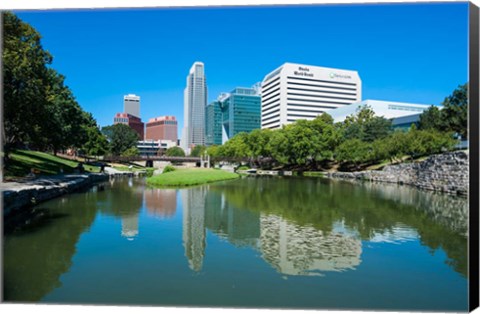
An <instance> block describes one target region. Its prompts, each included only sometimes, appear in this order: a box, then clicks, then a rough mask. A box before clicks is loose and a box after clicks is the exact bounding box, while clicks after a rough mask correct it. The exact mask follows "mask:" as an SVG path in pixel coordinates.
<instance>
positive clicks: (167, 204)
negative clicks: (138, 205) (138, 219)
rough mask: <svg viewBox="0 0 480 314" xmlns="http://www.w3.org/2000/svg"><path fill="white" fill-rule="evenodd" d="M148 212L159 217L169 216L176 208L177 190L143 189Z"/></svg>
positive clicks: (171, 215)
mask: <svg viewBox="0 0 480 314" xmlns="http://www.w3.org/2000/svg"><path fill="white" fill-rule="evenodd" d="M144 198H145V206H146V207H147V211H148V213H150V214H152V215H154V216H158V217H161V218H170V217H173V216H174V215H175V212H176V210H177V190H170V189H151V188H148V189H146V190H145V191H144Z"/></svg>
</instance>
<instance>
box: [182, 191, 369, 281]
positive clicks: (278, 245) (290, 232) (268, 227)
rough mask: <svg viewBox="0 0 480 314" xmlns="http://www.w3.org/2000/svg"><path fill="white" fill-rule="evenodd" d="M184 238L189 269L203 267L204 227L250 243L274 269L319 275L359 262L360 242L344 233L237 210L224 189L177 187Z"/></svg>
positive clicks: (236, 242)
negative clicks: (324, 230)
mask: <svg viewBox="0 0 480 314" xmlns="http://www.w3.org/2000/svg"><path fill="white" fill-rule="evenodd" d="M181 193H182V202H183V211H184V212H183V241H184V246H185V255H186V256H187V258H188V261H189V265H190V268H191V269H192V270H195V271H199V270H201V268H202V263H203V258H204V251H205V228H208V229H210V230H211V231H212V232H214V233H215V234H217V235H218V236H219V237H221V238H223V239H226V240H228V241H229V242H230V243H232V244H233V245H235V246H250V247H252V248H254V249H255V250H258V251H260V252H261V254H262V258H263V259H264V260H265V261H267V262H268V263H269V264H270V265H272V266H273V267H274V268H275V269H276V270H277V271H278V272H280V273H282V274H286V275H304V276H307V275H318V274H319V273H320V272H324V271H325V272H326V271H341V270H346V269H354V268H355V267H356V266H358V265H359V264H360V255H361V252H362V249H361V242H360V240H358V239H357V238H356V237H355V236H353V235H351V234H348V233H339V232H331V233H323V232H322V231H321V230H318V229H316V228H315V227H312V226H300V225H297V224H295V223H292V222H289V221H287V220H285V219H283V218H281V217H279V216H276V215H265V214H261V213H259V212H258V211H251V210H246V209H240V208H237V207H236V206H233V205H232V204H230V203H229V202H228V201H227V200H226V197H225V194H224V193H220V192H217V191H209V190H208V187H203V188H195V189H188V190H182V191H181Z"/></svg>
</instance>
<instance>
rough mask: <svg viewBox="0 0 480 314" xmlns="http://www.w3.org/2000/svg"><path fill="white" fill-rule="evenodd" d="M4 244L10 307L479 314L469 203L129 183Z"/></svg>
mask: <svg viewBox="0 0 480 314" xmlns="http://www.w3.org/2000/svg"><path fill="white" fill-rule="evenodd" d="M36 213H37V219H32V222H31V223H30V224H28V226H25V227H23V228H21V229H18V230H16V231H15V232H12V233H9V234H8V235H6V236H5V238H4V240H5V241H4V296H5V300H6V301H22V302H26V301H27V302H28V301H31V302H45V303H89V304H95V303H102V304H145V305H198V306H203V305H205V306H235V307H288V308H292V307H300V308H330V309H352V308H357V309H358V308H368V309H415V310H441V311H450V310H451V311H466V310H467V237H466V233H467V202H466V200H465V199H462V198H454V197H450V196H445V195H436V194H432V193H427V192H421V191H417V190H415V189H412V188H408V187H400V186H396V185H381V184H354V183H349V182H338V181H329V180H324V179H316V178H288V179H287V178H243V179H239V180H234V181H226V182H220V183H215V184H211V185H205V186H199V187H195V188H188V189H178V190H175V189H152V188H149V187H147V186H145V183H144V180H143V179H120V180H119V179H116V180H115V181H111V182H109V183H107V184H105V189H103V190H102V189H98V188H97V187H94V188H92V189H91V190H89V191H88V192H86V193H78V194H72V195H69V196H66V197H64V198H59V199H55V200H52V201H50V202H47V203H43V204H41V205H40V206H39V207H38V208H37V209H36Z"/></svg>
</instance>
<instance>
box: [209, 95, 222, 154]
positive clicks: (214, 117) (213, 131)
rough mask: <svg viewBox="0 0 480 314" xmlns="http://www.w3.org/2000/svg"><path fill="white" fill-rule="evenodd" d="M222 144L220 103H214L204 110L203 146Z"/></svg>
mask: <svg viewBox="0 0 480 314" xmlns="http://www.w3.org/2000/svg"><path fill="white" fill-rule="evenodd" d="M221 144H222V110H221V109H220V102H219V101H214V102H211V103H210V104H208V105H207V108H206V110H205V145H207V146H211V145H221Z"/></svg>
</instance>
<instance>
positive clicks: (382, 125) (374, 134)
mask: <svg viewBox="0 0 480 314" xmlns="http://www.w3.org/2000/svg"><path fill="white" fill-rule="evenodd" d="M391 132H392V121H390V120H388V119H385V118H384V117H373V118H371V119H369V120H367V121H365V122H364V125H363V137H362V140H363V141H365V142H373V141H375V140H378V139H382V138H386V137H387V136H388V135H390V134H391Z"/></svg>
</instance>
